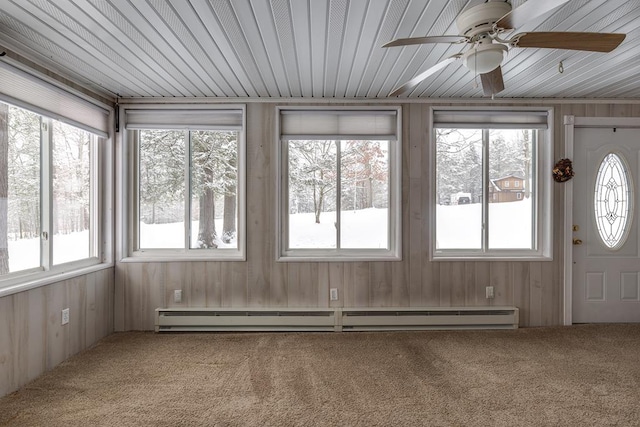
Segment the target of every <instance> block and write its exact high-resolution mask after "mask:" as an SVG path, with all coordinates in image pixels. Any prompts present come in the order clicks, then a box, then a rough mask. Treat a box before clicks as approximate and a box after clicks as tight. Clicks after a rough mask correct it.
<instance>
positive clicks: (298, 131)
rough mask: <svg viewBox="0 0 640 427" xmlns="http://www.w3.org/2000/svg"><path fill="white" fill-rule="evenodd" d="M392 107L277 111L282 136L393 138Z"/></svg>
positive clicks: (394, 136) (393, 112)
mask: <svg viewBox="0 0 640 427" xmlns="http://www.w3.org/2000/svg"><path fill="white" fill-rule="evenodd" d="M397 120H398V113H397V111H396V110H331V111H328V110H281V111H280V134H281V136H282V138H283V139H286V140H293V139H369V140H396V139H397V138H398V137H397V127H398V125H397Z"/></svg>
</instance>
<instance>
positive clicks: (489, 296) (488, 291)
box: [485, 286, 493, 299]
mask: <svg viewBox="0 0 640 427" xmlns="http://www.w3.org/2000/svg"><path fill="white" fill-rule="evenodd" d="M485 293H486V295H487V299H493V286H487V287H486V288H485Z"/></svg>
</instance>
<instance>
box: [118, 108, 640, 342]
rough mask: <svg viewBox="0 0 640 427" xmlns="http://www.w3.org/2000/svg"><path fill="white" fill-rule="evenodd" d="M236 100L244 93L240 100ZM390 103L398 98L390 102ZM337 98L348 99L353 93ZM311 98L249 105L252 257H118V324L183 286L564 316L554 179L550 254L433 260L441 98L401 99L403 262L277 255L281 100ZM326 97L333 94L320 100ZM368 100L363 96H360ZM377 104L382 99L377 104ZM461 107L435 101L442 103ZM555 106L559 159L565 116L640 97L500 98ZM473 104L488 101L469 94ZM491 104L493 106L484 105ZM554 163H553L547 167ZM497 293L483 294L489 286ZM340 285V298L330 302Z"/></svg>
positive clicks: (285, 302) (625, 112)
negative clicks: (548, 257) (434, 121)
mask: <svg viewBox="0 0 640 427" xmlns="http://www.w3.org/2000/svg"><path fill="white" fill-rule="evenodd" d="M236 102H237V100H236ZM385 102H386V103H389V104H393V102H392V101H391V100H385ZM333 103H334V104H336V105H349V102H348V101H343V102H341V103H338V102H335V101H334V102H333ZM311 104H312V103H311V102H309V101H308V100H304V101H301V102H299V103H296V102H294V101H290V102H285V101H282V102H280V101H272V102H264V101H260V102H253V101H251V102H248V103H247V139H246V140H247V153H248V158H247V162H248V163H247V170H248V175H247V197H248V200H247V231H248V233H247V239H248V244H247V248H248V249H247V261H246V262H197V263H196V262H193V263H190V262H167V263H153V262H149V263H126V264H125V263H119V264H118V265H117V266H116V278H117V279H116V288H115V316H116V317H115V325H116V330H152V329H153V327H152V326H153V316H154V312H153V310H154V309H155V308H156V307H171V306H175V305H176V304H174V303H173V302H172V301H173V300H172V298H171V296H172V295H173V290H174V289H183V292H184V294H185V295H184V296H183V302H182V303H181V304H178V305H179V306H184V307H198V306H200V307H312V308H324V307H410V306H453V305H465V306H482V305H514V306H517V307H518V308H519V309H520V325H521V326H543V325H560V324H562V323H563V318H564V315H563V307H564V294H563V274H564V270H563V263H564V256H563V251H564V238H563V237H562V236H564V230H563V227H564V187H563V186H562V184H557V183H554V185H553V189H552V190H553V203H554V209H553V235H554V236H555V238H556V240H555V241H554V242H553V253H554V259H553V261H546V262H525V261H513V262H508V261H495V262H482V261H429V258H428V248H429V244H430V240H429V239H430V230H429V226H428V224H429V221H428V212H429V206H430V200H429V197H428V189H429V185H430V173H431V171H430V168H429V166H428V165H429V164H430V150H429V144H430V138H429V135H428V120H429V117H428V114H429V108H430V107H432V106H435V105H436V104H435V103H429V102H425V101H424V100H422V101H421V102H406V103H405V102H404V100H403V103H395V104H396V105H397V104H400V105H402V107H403V118H404V120H403V124H402V132H403V135H404V139H403V141H402V149H403V153H402V165H403V177H402V218H403V231H402V236H403V243H402V246H403V260H402V261H398V262H321V263H309V262H297V263H287V262H276V261H275V252H274V244H275V243H274V238H275V236H274V232H275V222H274V221H275V217H274V215H275V212H276V207H275V205H274V204H275V200H276V194H275V191H276V190H275V185H274V183H275V182H276V176H275V175H276V171H275V163H276V162H275V159H274V157H273V156H274V155H275V153H276V149H275V147H274V144H276V141H275V138H274V135H275V129H274V126H275V120H276V116H275V115H276V106H277V105H278V106H282V105H311ZM318 104H324V105H326V102H325V103H323V102H318ZM358 104H359V105H362V104H363V103H362V102H359V103H358ZM378 104H379V103H378ZM451 104H455V105H461V104H462V103H461V102H451V103H445V102H438V103H437V105H439V106H442V105H451ZM541 104H542V105H544V106H548V107H553V108H554V122H555V129H554V140H555V145H554V152H553V157H554V159H558V158H560V157H562V156H563V154H564V129H563V120H562V117H563V116H564V115H567V114H569V115H575V116H591V117H634V116H635V117H637V116H639V115H640V107H639V106H638V105H636V104H637V103H610V104H606V103H596V102H591V101H575V102H573V103H569V102H566V101H565V100H558V101H551V102H549V101H544V102H543V101H539V100H534V101H531V102H528V103H527V102H524V101H521V100H514V101H513V102H506V101H501V102H499V105H500V106H503V107H504V106H514V107H515V106H534V105H535V106H538V105H541ZM468 105H470V106H479V105H481V104H480V103H478V102H469V103H468ZM484 105H487V106H490V105H496V103H487V102H485V103H484ZM550 168H551V165H549V173H550ZM488 285H492V286H494V290H495V295H496V298H495V299H494V300H493V301H491V300H487V299H485V286H488ZM330 288H337V289H338V290H339V295H340V300H339V301H329V299H328V295H327V294H328V289H330Z"/></svg>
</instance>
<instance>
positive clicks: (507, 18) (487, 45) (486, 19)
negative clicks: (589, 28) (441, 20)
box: [382, 0, 625, 96]
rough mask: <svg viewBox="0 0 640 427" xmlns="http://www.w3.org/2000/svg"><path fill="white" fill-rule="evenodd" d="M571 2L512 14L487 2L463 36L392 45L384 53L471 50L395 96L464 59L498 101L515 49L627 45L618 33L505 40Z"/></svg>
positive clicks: (471, 13)
mask: <svg viewBox="0 0 640 427" xmlns="http://www.w3.org/2000/svg"><path fill="white" fill-rule="evenodd" d="M568 1H569V0H535V1H534V0H529V1H527V2H526V3H524V4H523V5H522V6H520V7H518V8H516V9H513V10H512V9H511V4H510V3H508V2H507V1H487V0H485V3H481V4H479V5H476V6H473V7H471V8H469V9H467V10H464V11H463V12H462V13H461V14H460V15H459V16H458V18H457V19H456V25H457V27H458V29H459V31H460V33H461V35H443V36H426V37H412V38H402V39H397V40H393V41H390V42H389V43H386V44H385V45H383V46H382V47H393V46H408V45H415V44H427V43H450V44H467V45H470V47H469V48H468V49H466V50H465V51H463V52H460V53H457V54H455V55H453V56H450V57H449V58H447V59H445V60H444V61H441V62H439V63H438V64H436V65H434V66H433V67H431V68H429V69H427V70H426V71H423V72H422V73H420V74H418V75H417V76H415V77H414V78H413V79H411V80H409V81H408V82H406V83H405V84H403V85H402V86H400V87H398V88H396V89H394V90H393V92H391V94H389V96H397V95H401V94H403V93H405V92H408V91H410V90H411V89H413V88H414V87H416V86H417V85H418V84H419V83H420V82H422V81H423V80H424V79H426V78H427V77H429V76H431V75H432V74H435V73H436V72H438V71H440V70H441V69H443V68H444V67H446V66H447V65H449V64H451V63H453V62H456V61H458V60H460V59H462V62H463V64H464V65H465V66H466V67H467V68H468V69H469V70H471V71H472V72H473V73H474V74H476V75H478V74H479V75H480V80H481V81H482V89H483V92H484V94H485V95H486V96H493V95H495V94H496V93H499V92H501V91H503V90H504V81H503V78H502V69H501V64H502V62H503V61H504V58H505V56H506V54H507V51H508V50H509V49H510V48H527V47H534V48H551V49H570V50H584V51H590V52H611V51H612V50H613V49H615V48H616V47H618V45H620V43H622V41H623V40H624V38H625V34H614V33H582V32H531V33H518V34H515V35H513V36H511V37H509V38H503V34H504V33H505V32H508V31H512V30H514V29H515V28H517V27H520V26H522V25H524V24H525V23H527V22H529V21H531V20H532V19H535V18H538V17H539V16H542V15H544V14H545V13H547V12H550V11H552V10H554V9H556V8H558V7H560V6H562V5H563V4H565V3H567V2H568Z"/></svg>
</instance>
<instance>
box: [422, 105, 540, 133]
mask: <svg viewBox="0 0 640 427" xmlns="http://www.w3.org/2000/svg"><path fill="white" fill-rule="evenodd" d="M547 121H548V112H547V111H544V110H540V111H529V110H526V111H512V110H509V111H507V110H434V112H433V127H435V128H441V129H443V128H444V129H452V128H453V129H547V128H548V124H547Z"/></svg>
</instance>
